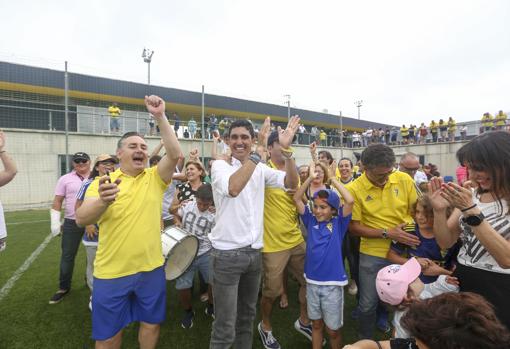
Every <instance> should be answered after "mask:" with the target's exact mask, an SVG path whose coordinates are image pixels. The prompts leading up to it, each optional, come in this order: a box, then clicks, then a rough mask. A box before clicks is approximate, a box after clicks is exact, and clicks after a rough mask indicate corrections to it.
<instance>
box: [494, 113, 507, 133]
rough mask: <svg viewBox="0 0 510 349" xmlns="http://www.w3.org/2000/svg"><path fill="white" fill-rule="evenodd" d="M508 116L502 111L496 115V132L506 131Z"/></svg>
mask: <svg viewBox="0 0 510 349" xmlns="http://www.w3.org/2000/svg"><path fill="white" fill-rule="evenodd" d="M506 119H507V115H506V113H504V112H503V110H500V111H499V112H498V114H497V115H496V130H504V129H505V126H506Z"/></svg>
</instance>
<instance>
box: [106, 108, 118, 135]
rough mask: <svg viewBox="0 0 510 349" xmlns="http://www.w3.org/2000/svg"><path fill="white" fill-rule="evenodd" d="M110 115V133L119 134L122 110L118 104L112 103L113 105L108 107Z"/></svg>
mask: <svg viewBox="0 0 510 349" xmlns="http://www.w3.org/2000/svg"><path fill="white" fill-rule="evenodd" d="M108 114H110V131H111V132H119V129H120V122H119V121H120V108H119V106H118V105H117V103H112V105H110V106H109V107H108Z"/></svg>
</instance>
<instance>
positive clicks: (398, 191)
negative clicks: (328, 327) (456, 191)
mask: <svg viewBox="0 0 510 349" xmlns="http://www.w3.org/2000/svg"><path fill="white" fill-rule="evenodd" d="M361 163H362V164H363V168H364V169H365V172H364V173H363V174H362V175H361V177H359V178H358V179H356V180H355V181H353V182H351V183H349V184H348V185H347V189H348V190H349V191H350V192H351V194H352V195H353V197H354V207H353V211H352V221H351V223H350V225H349V232H350V234H352V235H354V236H360V237H361V242H360V260H359V282H360V289H359V290H360V298H359V310H360V315H359V336H360V338H361V339H372V338H373V330H374V325H375V320H376V309H377V304H378V302H379V297H378V296H377V292H376V289H375V278H376V276H377V273H378V272H379V270H380V269H381V268H383V267H385V266H387V265H389V264H390V262H389V261H388V260H387V259H386V254H387V253H388V250H389V248H390V243H391V241H392V240H394V241H398V242H400V243H403V244H406V245H410V246H416V245H418V244H419V239H418V238H417V237H416V236H415V235H413V234H410V233H407V232H405V231H404V230H403V227H404V226H405V224H406V223H411V222H413V219H412V217H411V208H412V206H413V205H414V203H415V202H416V199H417V194H416V189H415V186H414V181H413V179H412V178H411V177H410V176H409V175H408V174H407V173H402V172H399V171H395V167H394V166H395V154H394V153H393V150H392V149H391V148H390V147H388V146H386V145H384V144H373V145H370V146H369V147H367V148H366V149H365V150H364V151H363V153H362V154H361Z"/></svg>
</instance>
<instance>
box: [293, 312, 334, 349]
mask: <svg viewBox="0 0 510 349" xmlns="http://www.w3.org/2000/svg"><path fill="white" fill-rule="evenodd" d="M294 328H295V329H296V331H298V332H299V333H301V334H302V335H303V336H305V337H306V338H308V339H309V340H310V341H312V323H311V322H310V323H309V324H308V325H303V324H302V323H301V321H300V320H299V319H297V320H296V322H294ZM325 345H326V338H323V339H322V346H325Z"/></svg>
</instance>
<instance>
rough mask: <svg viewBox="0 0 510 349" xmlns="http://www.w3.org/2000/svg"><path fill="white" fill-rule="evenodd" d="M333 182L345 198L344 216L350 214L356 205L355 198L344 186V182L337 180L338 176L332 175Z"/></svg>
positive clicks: (331, 180)
mask: <svg viewBox="0 0 510 349" xmlns="http://www.w3.org/2000/svg"><path fill="white" fill-rule="evenodd" d="M329 180H330V182H331V184H332V185H333V187H335V189H336V190H338V192H339V193H340V196H342V199H343V206H342V212H343V215H344V217H346V216H348V215H350V214H351V213H352V207H353V206H354V198H353V196H352V195H351V193H350V192H349V191H348V190H347V189H346V188H345V187H344V186H343V184H342V183H340V182H339V181H337V180H336V177H331V178H330V179H329Z"/></svg>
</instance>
